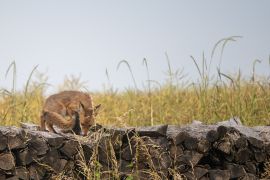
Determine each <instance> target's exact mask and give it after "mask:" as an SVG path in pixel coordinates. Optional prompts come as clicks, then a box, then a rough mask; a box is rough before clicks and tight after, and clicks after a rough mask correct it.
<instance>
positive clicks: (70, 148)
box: [60, 140, 79, 159]
mask: <svg viewBox="0 0 270 180" xmlns="http://www.w3.org/2000/svg"><path fill="white" fill-rule="evenodd" d="M78 147H79V143H78V142H77V141H75V140H68V141H66V142H65V143H64V146H63V147H61V148H60V151H61V152H62V153H63V154H64V155H66V157H67V158H69V159H72V158H73V156H74V155H75V154H76V153H78Z"/></svg>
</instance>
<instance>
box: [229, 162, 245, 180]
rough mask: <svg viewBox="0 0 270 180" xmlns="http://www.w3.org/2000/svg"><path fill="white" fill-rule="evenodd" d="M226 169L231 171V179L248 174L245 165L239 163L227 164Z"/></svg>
mask: <svg viewBox="0 0 270 180" xmlns="http://www.w3.org/2000/svg"><path fill="white" fill-rule="evenodd" d="M226 169H228V170H229V171H230V173H231V177H230V178H231V179H235V178H242V177H244V176H245V175H246V171H245V169H244V167H243V166H239V165H237V164H227V165H226Z"/></svg>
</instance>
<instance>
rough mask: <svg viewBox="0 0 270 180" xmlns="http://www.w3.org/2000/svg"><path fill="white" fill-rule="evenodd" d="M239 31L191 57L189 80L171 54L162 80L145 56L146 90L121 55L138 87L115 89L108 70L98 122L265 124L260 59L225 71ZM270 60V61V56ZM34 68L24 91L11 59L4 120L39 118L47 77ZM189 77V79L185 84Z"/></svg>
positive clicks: (269, 113)
mask: <svg viewBox="0 0 270 180" xmlns="http://www.w3.org/2000/svg"><path fill="white" fill-rule="evenodd" d="M237 38H239V36H232V37H228V38H224V39H222V40H220V41H218V42H217V43H216V44H215V46H214V48H213V51H212V52H211V56H210V58H209V61H207V57H206V56H205V54H204V53H203V55H202V60H201V63H200V62H199V61H198V60H196V59H195V58H194V57H192V56H191V60H192V61H193V63H194V66H195V67H196V69H197V72H198V74H199V77H200V78H199V80H198V81H195V82H191V81H189V82H186V81H185V80H184V79H185V77H186V75H184V74H183V70H179V69H176V70H174V68H173V67H172V66H171V63H170V59H169V56H168V54H165V60H166V62H167V65H168V70H167V74H166V76H167V81H166V82H165V83H160V82H157V81H154V80H152V79H151V76H150V72H151V70H150V68H151V66H149V64H148V61H147V60H146V59H143V62H142V64H143V66H145V69H146V82H147V86H146V87H145V89H139V88H138V86H137V83H136V79H135V77H134V74H133V71H132V68H131V66H130V64H129V63H128V61H126V60H122V61H120V62H119V63H118V65H117V70H118V71H120V70H121V69H120V67H121V66H122V65H126V66H127V67H128V69H129V71H130V75H131V78H132V81H133V84H134V88H128V89H126V90H124V91H121V92H119V91H117V90H115V89H114V88H113V85H112V83H111V81H110V76H109V72H108V71H107V70H106V77H107V80H108V85H109V86H108V87H107V88H106V87H105V89H104V91H100V92H93V93H92V95H93V98H94V103H101V104H102V106H103V109H102V111H101V112H100V114H99V115H98V117H97V123H99V124H103V125H108V124H109V125H118V126H119V125H121V126H139V125H156V124H186V123H189V122H191V121H192V120H194V119H196V120H201V121H203V122H205V123H214V122H217V121H221V120H225V119H228V118H231V117H233V116H238V117H239V118H240V119H241V120H242V121H243V123H244V124H246V125H259V124H260V125H265V124H269V123H270V122H269V120H270V83H269V77H266V76H265V77H259V76H257V75H256V64H257V63H260V62H261V61H260V60H255V61H254V63H253V69H252V74H251V75H250V76H249V77H247V76H245V77H243V76H242V73H241V71H240V70H239V71H238V72H237V73H235V74H225V73H224V72H222V69H221V68H222V54H223V52H224V48H225V46H226V45H227V44H228V43H229V42H233V41H235V40H236V39H237ZM218 47H220V49H221V51H220V56H219V63H218V64H219V65H218V66H217V67H216V73H211V72H212V71H213V70H215V69H214V67H213V65H212V64H213V60H214V56H215V54H216V52H217V50H218ZM269 65H270V60H269ZM36 68H37V67H35V68H34V69H33V71H32V72H31V73H30V75H29V78H28V80H27V83H26V85H25V88H24V91H22V92H21V91H16V64H15V62H12V63H11V64H10V66H9V67H8V68H7V69H8V70H7V73H6V76H7V75H9V73H10V71H11V70H13V71H12V72H13V73H12V76H13V81H12V88H11V89H10V90H8V89H2V90H1V94H0V124H1V125H18V123H19V122H21V121H30V122H34V123H39V116H40V112H41V108H42V104H43V102H44V99H45V96H44V94H45V91H46V80H47V79H46V78H45V79H44V78H43V80H40V82H41V83H37V81H36V82H34V81H33V78H32V76H33V74H35V73H36ZM184 82H185V83H184ZM84 85H85V82H82V81H81V79H80V77H75V76H72V77H70V78H68V77H67V78H66V79H65V81H64V82H63V84H62V85H60V86H59V87H60V90H63V89H65V90H66V89H73V90H74V89H82V88H84Z"/></svg>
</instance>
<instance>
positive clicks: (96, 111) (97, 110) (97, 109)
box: [94, 104, 101, 116]
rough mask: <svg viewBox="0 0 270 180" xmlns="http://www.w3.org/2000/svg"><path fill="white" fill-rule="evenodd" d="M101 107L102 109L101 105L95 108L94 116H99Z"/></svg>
mask: <svg viewBox="0 0 270 180" xmlns="http://www.w3.org/2000/svg"><path fill="white" fill-rule="evenodd" d="M100 107H101V104H99V105H96V106H95V107H94V116H96V115H97V114H98V112H99V110H100Z"/></svg>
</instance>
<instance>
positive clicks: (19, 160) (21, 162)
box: [15, 148, 37, 166]
mask: <svg viewBox="0 0 270 180" xmlns="http://www.w3.org/2000/svg"><path fill="white" fill-rule="evenodd" d="M15 156H16V165H18V166H26V165H29V164H30V163H31V162H33V161H34V160H37V152H36V150H34V149H28V148H25V149H23V150H20V151H16V152H15Z"/></svg>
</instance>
